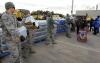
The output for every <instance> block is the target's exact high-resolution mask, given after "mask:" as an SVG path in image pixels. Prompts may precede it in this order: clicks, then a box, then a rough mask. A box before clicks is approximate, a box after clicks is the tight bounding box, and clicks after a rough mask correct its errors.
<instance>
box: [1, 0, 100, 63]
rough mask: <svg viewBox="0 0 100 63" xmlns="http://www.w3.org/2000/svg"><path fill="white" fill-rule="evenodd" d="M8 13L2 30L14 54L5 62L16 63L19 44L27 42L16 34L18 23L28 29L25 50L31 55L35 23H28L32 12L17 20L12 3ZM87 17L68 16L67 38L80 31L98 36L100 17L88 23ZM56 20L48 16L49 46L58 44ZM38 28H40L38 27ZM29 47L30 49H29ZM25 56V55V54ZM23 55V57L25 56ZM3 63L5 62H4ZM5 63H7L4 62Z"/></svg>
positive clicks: (4, 14)
mask: <svg viewBox="0 0 100 63" xmlns="http://www.w3.org/2000/svg"><path fill="white" fill-rule="evenodd" d="M5 9H6V12H4V13H3V14H2V16H1V22H0V23H1V24H0V25H1V28H2V29H3V34H4V36H5V40H6V41H7V42H8V43H9V44H10V46H11V47H10V48H9V50H10V51H11V52H12V53H11V55H10V56H9V57H8V58H7V60H6V59H4V60H3V61H6V63H9V62H10V63H15V62H16V60H18V57H19V50H18V45H17V44H18V43H19V42H23V41H24V40H25V37H22V36H21V37H19V36H18V33H17V32H16V29H17V28H18V26H20V25H19V24H18V23H17V22H16V21H17V20H19V21H22V23H21V24H22V25H23V26H25V27H26V28H27V37H26V38H27V41H28V44H27V45H26V46H25V50H27V49H28V50H29V52H30V54H31V53H35V51H34V49H33V45H32V41H31V39H32V30H33V25H34V22H31V23H29V22H27V21H28V20H27V19H28V18H29V17H31V14H30V12H28V13H27V15H26V16H25V17H24V18H23V19H20V18H17V19H16V17H15V16H14V15H13V13H14V11H15V5H14V4H13V3H12V2H7V3H6V4H5ZM86 18H87V16H85V17H76V16H72V17H71V16H70V15H69V14H67V15H66V16H65V21H64V26H65V31H66V37H68V38H71V32H75V30H76V31H77V35H78V34H79V32H80V30H83V31H86V32H88V31H93V34H94V35H97V34H98V33H99V27H100V16H97V17H96V18H95V19H93V18H91V19H90V20H89V21H87V19H86ZM54 24H55V23H54V20H53V19H52V14H49V13H48V15H47V27H48V28H47V29H48V38H49V40H51V41H50V42H49V43H48V44H50V43H51V44H56V42H55V41H54V34H53V33H54ZM37 28H38V27H37ZM27 47H28V48H27ZM24 55H25V54H24ZM24 55H23V56H24ZM24 57H25V56H24ZM2 63H3V62H2ZM4 63H5V62H4Z"/></svg>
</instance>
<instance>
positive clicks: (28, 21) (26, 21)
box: [23, 11, 35, 57]
mask: <svg viewBox="0 0 100 63" xmlns="http://www.w3.org/2000/svg"><path fill="white" fill-rule="evenodd" d="M26 14H27V15H26V16H25V18H23V23H24V25H25V27H26V28H27V35H28V36H27V40H28V44H27V46H26V47H27V48H28V49H27V48H25V51H27V50H28V51H29V54H30V53H31V54H33V53H35V51H34V49H33V42H32V31H33V29H32V28H33V22H32V21H31V19H29V18H30V17H32V16H31V14H30V11H27V12H26ZM24 57H27V55H25V56H24Z"/></svg>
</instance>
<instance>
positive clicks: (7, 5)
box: [5, 2, 15, 10]
mask: <svg viewBox="0 0 100 63" xmlns="http://www.w3.org/2000/svg"><path fill="white" fill-rule="evenodd" d="M10 8H15V5H14V4H13V2H6V3H5V9H6V10H8V9H10Z"/></svg>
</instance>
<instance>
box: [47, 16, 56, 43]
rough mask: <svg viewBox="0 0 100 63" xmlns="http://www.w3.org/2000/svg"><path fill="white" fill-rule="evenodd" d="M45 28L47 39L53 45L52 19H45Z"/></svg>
mask: <svg viewBox="0 0 100 63" xmlns="http://www.w3.org/2000/svg"><path fill="white" fill-rule="evenodd" d="M47 26H48V39H49V40H50V41H51V42H52V44H55V42H54V21H53V19H52V17H47Z"/></svg>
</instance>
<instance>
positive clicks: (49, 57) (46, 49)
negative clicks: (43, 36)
mask: <svg viewBox="0 0 100 63" xmlns="http://www.w3.org/2000/svg"><path fill="white" fill-rule="evenodd" d="M88 39H89V40H88V42H87V43H81V42H77V40H76V35H75V33H72V38H70V39H69V38H66V37H65V36H64V34H61V35H59V36H57V38H56V40H55V41H56V42H57V44H56V45H49V46H47V45H45V44H43V43H39V44H36V45H35V47H34V48H35V50H36V54H33V55H31V56H30V57H29V58H28V59H27V60H25V63H100V35H98V36H94V35H92V34H91V33H89V35H88Z"/></svg>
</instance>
